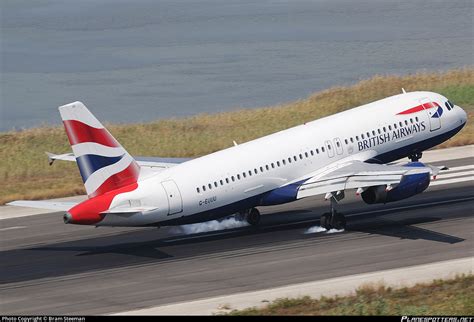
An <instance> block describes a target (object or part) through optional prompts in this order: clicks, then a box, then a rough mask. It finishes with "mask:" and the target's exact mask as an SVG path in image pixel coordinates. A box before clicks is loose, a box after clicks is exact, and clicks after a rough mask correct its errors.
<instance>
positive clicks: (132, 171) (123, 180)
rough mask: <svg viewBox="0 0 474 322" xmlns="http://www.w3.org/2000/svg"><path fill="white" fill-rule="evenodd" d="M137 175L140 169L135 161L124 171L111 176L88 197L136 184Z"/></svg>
mask: <svg viewBox="0 0 474 322" xmlns="http://www.w3.org/2000/svg"><path fill="white" fill-rule="evenodd" d="M139 173H140V167H139V166H138V164H137V163H136V162H135V161H132V163H130V165H129V166H128V167H127V168H126V169H124V170H122V171H120V172H119V173H116V174H114V175H111V176H110V177H109V178H108V179H107V180H105V181H104V183H102V184H101V185H100V186H99V188H97V190H96V191H94V192H93V193H92V194H90V196H89V197H96V196H100V195H102V194H105V193H107V192H109V191H111V190H115V189H117V188H120V187H123V186H127V185H130V184H133V183H136V182H137V180H138V175H139Z"/></svg>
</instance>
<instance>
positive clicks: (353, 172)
mask: <svg viewBox="0 0 474 322" xmlns="http://www.w3.org/2000/svg"><path fill="white" fill-rule="evenodd" d="M440 170H442V169H441V168H437V167H434V166H430V165H425V166H424V167H408V166H395V165H385V164H372V163H366V162H362V161H350V162H347V163H344V164H340V165H337V166H335V167H334V168H331V169H328V170H326V171H324V172H321V173H318V174H316V175H314V176H313V177H311V178H310V179H308V180H306V181H305V182H303V183H302V185H301V186H300V187H299V190H298V194H297V199H301V198H305V197H310V196H315V195H320V194H328V193H337V192H339V191H340V192H343V191H344V190H347V189H357V193H362V192H363V191H364V190H365V189H367V188H369V187H373V186H382V185H386V186H387V187H390V188H394V187H395V186H396V185H397V184H399V183H400V181H401V180H402V178H403V176H404V175H409V174H417V173H430V175H433V176H435V175H437V174H438V172H439V171H440Z"/></svg>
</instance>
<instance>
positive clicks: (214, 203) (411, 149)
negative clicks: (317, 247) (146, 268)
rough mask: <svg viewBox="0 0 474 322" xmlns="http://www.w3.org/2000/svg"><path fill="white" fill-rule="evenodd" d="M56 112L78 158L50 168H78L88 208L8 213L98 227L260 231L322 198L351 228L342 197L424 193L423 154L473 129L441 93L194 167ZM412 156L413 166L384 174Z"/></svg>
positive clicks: (430, 171) (68, 110) (302, 130)
mask: <svg viewBox="0 0 474 322" xmlns="http://www.w3.org/2000/svg"><path fill="white" fill-rule="evenodd" d="M320 104H322V105H323V104H324V102H320ZM59 112H60V113H61V118H62V120H63V123H64V127H65V129H66V134H67V136H68V138H69V142H70V144H71V148H72V153H66V154H60V155H53V154H48V157H49V160H50V163H52V162H53V161H54V160H65V161H75V162H77V165H78V168H79V172H80V174H81V176H82V179H83V181H84V185H85V188H86V192H87V195H88V197H89V199H88V200H86V201H84V202H81V203H79V204H73V205H71V203H61V202H49V201H15V202H12V203H10V204H11V205H17V206H29V207H38V208H48V209H52V210H64V211H66V213H65V214H64V222H65V223H70V224H71V223H72V224H81V225H95V226H165V225H180V224H187V223H196V222H201V221H207V220H212V219H218V218H222V217H226V216H229V215H231V214H235V213H240V214H241V215H242V217H245V218H246V220H247V221H248V222H249V223H250V224H253V225H256V224H258V222H259V219H260V213H259V211H258V209H257V207H263V206H269V205H276V204H282V203H287V202H292V201H295V200H298V199H301V198H305V197H310V196H317V195H321V196H324V198H325V199H328V200H330V201H331V206H330V210H331V211H330V212H328V213H326V214H324V215H322V216H321V226H323V227H325V228H327V229H330V228H336V229H339V228H344V227H345V217H344V216H343V215H342V214H340V213H338V212H337V211H336V204H337V202H338V201H340V200H341V199H342V198H344V196H345V193H347V192H348V191H353V192H354V193H355V194H357V195H360V196H361V198H362V200H363V201H365V202H366V203H368V204H372V203H387V202H395V201H398V200H402V199H405V198H409V197H411V196H414V195H416V194H419V193H422V192H423V191H424V190H425V189H426V188H427V187H428V186H429V184H430V181H431V178H432V177H434V176H436V174H437V173H438V172H439V171H440V170H441V169H439V168H437V167H434V166H430V165H425V164H423V163H421V162H419V159H420V158H421V157H422V152H423V151H425V150H427V149H429V148H431V147H434V146H436V145H438V144H440V143H442V142H444V141H446V140H448V139H449V138H451V137H452V136H454V135H455V134H456V133H457V132H459V131H460V130H461V129H462V128H463V126H464V125H465V124H466V121H467V115H466V113H465V112H464V110H463V109H462V108H461V107H459V106H457V105H455V104H453V103H452V102H450V101H449V100H448V99H447V98H446V97H444V96H442V95H440V94H437V93H433V92H410V93H405V92H404V93H403V94H399V95H395V96H391V97H388V98H385V99H382V100H379V101H376V102H372V103H370V104H366V105H363V106H359V107H356V108H353V109H350V110H347V111H344V112H341V113H338V114H335V115H332V116H328V117H325V118H322V119H319V120H315V121H312V122H308V123H305V124H302V125H299V126H296V127H293V128H290V129H287V130H284V131H280V132H278V133H274V134H271V135H268V136H265V137H262V138H259V139H256V140H253V141H249V142H246V143H243V144H239V145H236V144H234V145H230V147H229V148H227V149H224V150H221V151H218V152H214V153H212V154H209V155H206V156H202V157H199V158H196V159H192V160H189V159H173V158H153V157H150V158H133V157H132V156H131V155H130V154H129V153H128V152H127V151H126V150H125V149H124V148H123V147H122V146H121V145H120V144H119V143H118V142H117V140H115V139H114V137H113V136H112V135H111V134H110V133H109V131H107V130H106V129H105V128H104V126H103V125H102V124H101V123H100V122H99V121H98V120H97V119H96V118H95V117H94V116H93V115H92V113H90V112H89V110H88V109H87V108H86V107H85V106H84V105H83V104H82V103H81V102H74V103H71V104H67V105H64V106H61V107H60V108H59ZM262 122H264V120H262ZM176 135H179V133H177V134H176ZM405 157H408V158H409V159H410V160H411V162H407V163H406V164H404V165H387V163H389V162H392V161H395V160H398V159H401V158H405Z"/></svg>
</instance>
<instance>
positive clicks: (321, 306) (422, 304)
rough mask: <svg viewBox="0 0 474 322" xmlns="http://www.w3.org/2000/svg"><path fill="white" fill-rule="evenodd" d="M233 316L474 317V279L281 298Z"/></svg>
mask: <svg viewBox="0 0 474 322" xmlns="http://www.w3.org/2000/svg"><path fill="white" fill-rule="evenodd" d="M229 314H230V315H464V316H472V315H473V314H474V276H473V275H467V276H466V275H463V276H458V277H456V278H454V279H450V280H435V281H433V282H432V283H429V284H417V285H415V286H413V287H409V288H406V287H405V288H401V289H393V288H390V287H385V286H378V287H374V286H366V287H362V288H359V289H358V290H357V291H356V293H355V294H354V295H350V296H343V297H340V296H335V297H330V298H328V297H321V298H320V299H317V300H316V299H312V298H310V297H308V296H305V297H300V298H295V299H289V298H282V299H278V300H276V301H274V302H272V303H270V304H268V305H267V306H266V307H264V308H249V309H245V310H241V311H236V310H234V311H231V312H230V313H229Z"/></svg>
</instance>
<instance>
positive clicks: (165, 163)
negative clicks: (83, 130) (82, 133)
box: [46, 152, 191, 169]
mask: <svg viewBox="0 0 474 322" xmlns="http://www.w3.org/2000/svg"><path fill="white" fill-rule="evenodd" d="M46 155H47V156H48V162H49V165H52V164H53V162H54V161H55V160H60V161H72V162H76V157H75V156H74V153H64V154H54V153H50V152H46ZM134 159H135V160H136V161H137V163H138V165H139V166H141V167H145V168H151V169H166V168H171V167H174V166H176V165H178V164H180V163H183V162H186V161H189V160H191V158H162V157H134Z"/></svg>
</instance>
